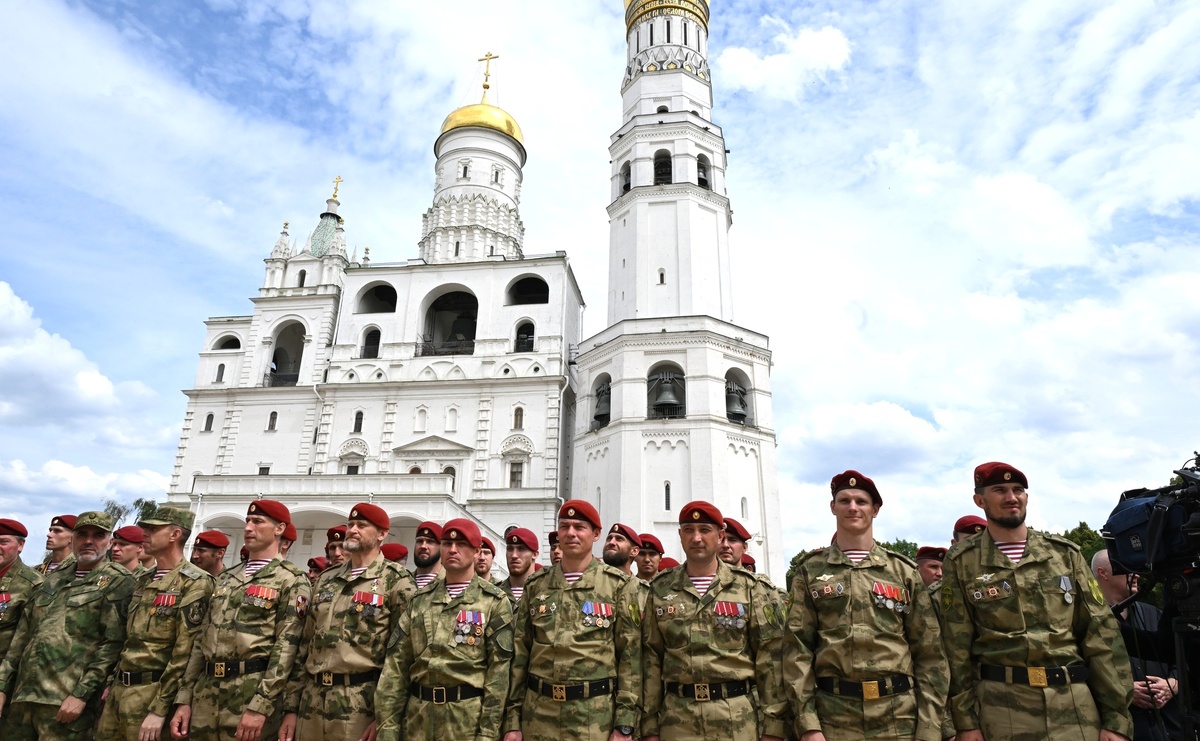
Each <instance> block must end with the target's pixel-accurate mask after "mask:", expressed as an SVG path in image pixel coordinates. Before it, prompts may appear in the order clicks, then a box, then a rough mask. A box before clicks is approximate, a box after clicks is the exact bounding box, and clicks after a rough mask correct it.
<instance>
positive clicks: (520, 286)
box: [508, 276, 550, 306]
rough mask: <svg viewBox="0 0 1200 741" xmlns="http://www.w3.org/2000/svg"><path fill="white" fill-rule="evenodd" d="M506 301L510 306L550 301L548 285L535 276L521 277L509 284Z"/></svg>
mask: <svg viewBox="0 0 1200 741" xmlns="http://www.w3.org/2000/svg"><path fill="white" fill-rule="evenodd" d="M508 303H509V305H511V306H520V305H522V304H548V303H550V286H548V285H546V281H544V280H542V279H541V278H538V277H537V276H530V277H528V278H522V279H521V280H519V281H517V282H516V283H513V284H512V285H511V286H509V288H508Z"/></svg>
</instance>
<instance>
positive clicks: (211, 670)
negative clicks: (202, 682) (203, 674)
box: [205, 659, 270, 679]
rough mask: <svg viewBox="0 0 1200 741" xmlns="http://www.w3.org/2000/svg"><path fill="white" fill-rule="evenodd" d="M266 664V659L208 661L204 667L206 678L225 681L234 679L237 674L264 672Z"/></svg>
mask: <svg viewBox="0 0 1200 741" xmlns="http://www.w3.org/2000/svg"><path fill="white" fill-rule="evenodd" d="M269 663H270V662H268V661H267V660H266V659H250V660H249V661H210V662H208V664H207V665H206V666H205V670H206V671H207V672H208V676H210V677H213V678H214V679H227V678H229V677H236V676H238V675H239V674H253V673H254V672H261V671H266V669H267V665H268V664H269Z"/></svg>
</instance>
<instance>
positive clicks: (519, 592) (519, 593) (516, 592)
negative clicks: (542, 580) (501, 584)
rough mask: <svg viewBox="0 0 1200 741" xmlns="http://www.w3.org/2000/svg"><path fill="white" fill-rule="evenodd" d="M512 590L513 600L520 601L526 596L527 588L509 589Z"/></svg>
mask: <svg viewBox="0 0 1200 741" xmlns="http://www.w3.org/2000/svg"><path fill="white" fill-rule="evenodd" d="M509 589H510V590H512V596H513V599H515V600H519V599H521V598H522V597H524V596H525V587H511V586H510V587H509Z"/></svg>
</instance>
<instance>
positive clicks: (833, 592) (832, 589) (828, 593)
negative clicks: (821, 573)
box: [812, 577, 846, 599]
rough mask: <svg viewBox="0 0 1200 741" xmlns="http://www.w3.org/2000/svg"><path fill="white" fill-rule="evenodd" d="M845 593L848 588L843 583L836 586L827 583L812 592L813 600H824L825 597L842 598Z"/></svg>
mask: <svg viewBox="0 0 1200 741" xmlns="http://www.w3.org/2000/svg"><path fill="white" fill-rule="evenodd" d="M818 578H819V577H818ZM845 591H846V587H845V586H844V585H843V584H842V583H841V582H838V583H836V584H829V583H826V584H823V585H821V586H820V587H817V588H816V589H814V590H812V598H813V599H823V598H825V597H841V596H842V594H844V593H845Z"/></svg>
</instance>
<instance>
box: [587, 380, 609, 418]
mask: <svg viewBox="0 0 1200 741" xmlns="http://www.w3.org/2000/svg"><path fill="white" fill-rule="evenodd" d="M611 395H612V379H611V378H610V376H609V375H608V374H607V373H601V374H600V375H599V376H597V378H596V382H595V383H594V384H593V385H592V396H593V397H595V399H596V406H595V408H594V409H593V410H592V425H591V429H593V430H598V429H600V428H601V427H604V426H606V425H607V424H608V422H609V420H610V419H611V418H612V399H611Z"/></svg>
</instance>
